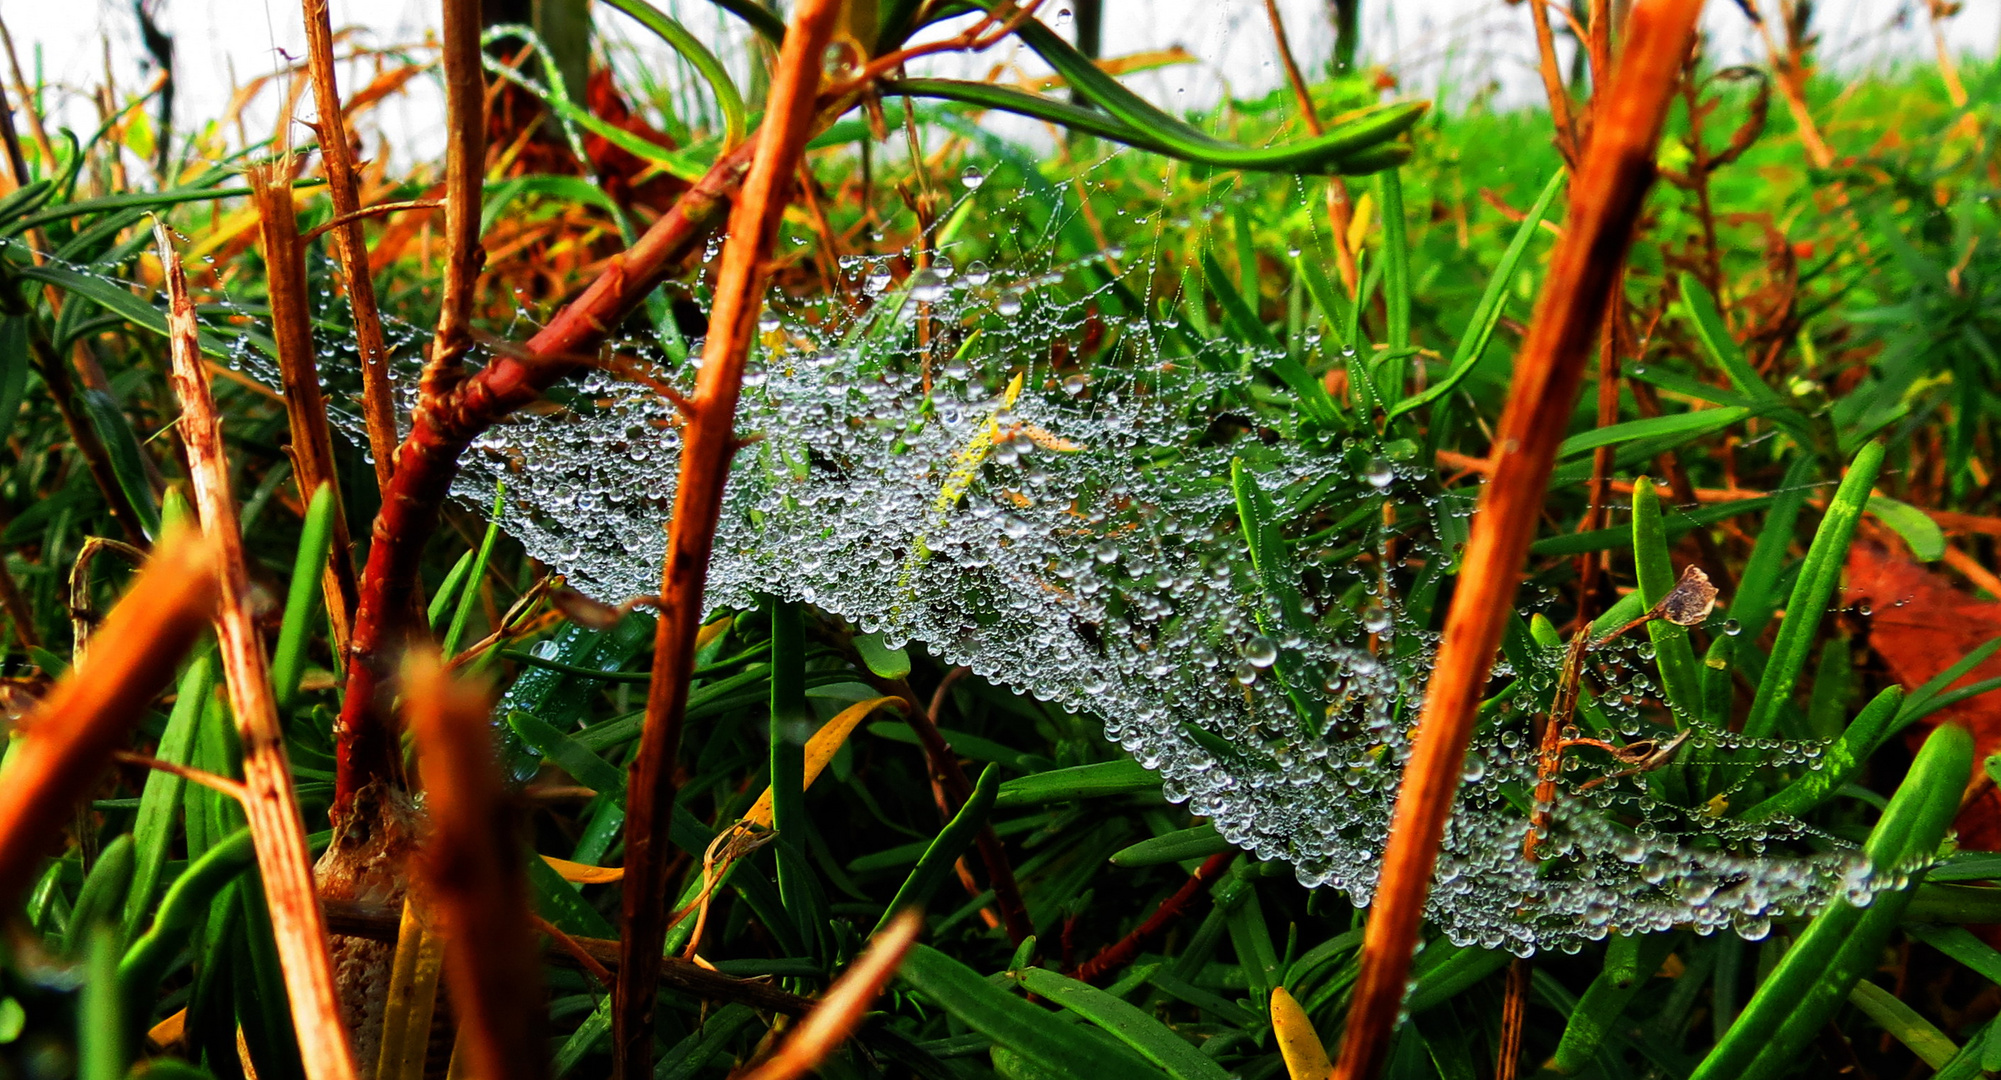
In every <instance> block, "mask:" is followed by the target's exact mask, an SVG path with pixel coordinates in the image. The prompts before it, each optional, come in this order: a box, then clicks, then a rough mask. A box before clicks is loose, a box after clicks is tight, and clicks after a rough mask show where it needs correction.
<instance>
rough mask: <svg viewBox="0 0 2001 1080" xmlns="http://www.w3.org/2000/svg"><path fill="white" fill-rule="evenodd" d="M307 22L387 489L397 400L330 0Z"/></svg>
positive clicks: (313, 3)
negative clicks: (337, 69)
mask: <svg viewBox="0 0 2001 1080" xmlns="http://www.w3.org/2000/svg"><path fill="white" fill-rule="evenodd" d="M301 6H302V7H303V8H304V12H305V19H306V55H307V63H308V64H309V66H310V69H311V72H312V78H313V103H314V105H315V106H317V107H318V109H319V112H320V116H319V125H318V128H319V136H320V160H321V161H322V162H324V163H325V165H326V172H327V193H328V194H329V195H330V196H331V197H332V199H333V204H334V214H335V221H336V222H338V226H337V227H336V228H335V229H334V256H335V257H336V258H337V259H339V260H340V272H341V276H342V277H343V278H345V279H346V281H347V300H348V306H349V307H350V308H351V309H352V310H353V312H354V344H355V351H356V352H358V353H359V354H360V356H361V409H362V418H363V423H364V424H365V425H366V426H367V428H368V449H369V453H370V454H371V455H372V456H373V457H374V458H375V481H376V484H377V486H378V487H380V488H382V489H384V490H386V489H387V488H388V487H389V477H390V474H391V473H392V472H393V471H394V469H395V460H396V442H397V439H396V398H395V388H394V387H393V386H392V385H391V384H390V381H389V349H388V346H387V345H385V344H384V343H383V338H382V313H381V311H380V310H378V309H377V307H376V303H375V281H374V279H373V278H371V277H369V275H368V243H367V241H366V239H364V238H363V236H362V232H361V219H360V216H359V215H360V212H361V184H360V180H359V178H358V175H357V173H356V170H355V166H354V149H353V147H352V146H350V145H349V143H348V132H347V120H346V118H345V116H344V114H343V113H342V112H341V104H340V84H339V82H338V80H337V79H336V78H335V75H334V54H333V26H332V23H331V21H330V19H329V17H328V14H327V0H302V3H301Z"/></svg>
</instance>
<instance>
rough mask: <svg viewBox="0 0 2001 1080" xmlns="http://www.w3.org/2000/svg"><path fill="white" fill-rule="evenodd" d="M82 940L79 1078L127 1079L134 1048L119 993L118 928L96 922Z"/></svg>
mask: <svg viewBox="0 0 2001 1080" xmlns="http://www.w3.org/2000/svg"><path fill="white" fill-rule="evenodd" d="M79 944H81V945H82V946H83V948H84V958H83V990H82V993H81V995H80V996H79V1000H78V1001H77V1009H76V1046H77V1051H78V1053H77V1062H76V1076H77V1080H125V1069H126V1067H127V1066H128V1065H129V1064H130V1062H131V1057H132V1048H131V1033H130V1032H128V1031H126V1029H125V1002H124V1001H123V999H121V998H120V997H119V994H118V930H117V928H116V927H113V926H110V925H108V924H105V923H98V922H93V923H91V924H90V925H89V926H88V927H87V928H86V933H85V935H84V940H83V941H82V942H80V943H79Z"/></svg>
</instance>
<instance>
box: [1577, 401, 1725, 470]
mask: <svg viewBox="0 0 2001 1080" xmlns="http://www.w3.org/2000/svg"><path fill="white" fill-rule="evenodd" d="M1750 415H1751V410H1749V409H1745V408H1737V407H1731V408H1723V409H1698V410H1696V411H1695V412H1685V413H1675V414H1672V415H1669V416H1652V417H1648V418H1647V419H1645V420H1629V421H1627V422H1625V423H1623V424H1612V425H1609V426H1607V427H1601V428H1593V429H1591V430H1590V431H1583V432H1579V433H1578V434H1576V435H1572V436H1571V437H1570V438H1568V439H1565V440H1563V445H1561V446H1559V447H1557V448H1556V456H1557V457H1558V458H1559V459H1562V458H1569V457H1576V456H1577V455H1579V454H1582V453H1586V452H1588V451H1591V450H1596V449H1597V448H1599V447H1601V446H1615V445H1617V444H1619V443H1623V442H1631V441H1633V440H1634V439H1651V438H1659V437H1661V436H1665V435H1707V434H1709V433H1711V432H1714V431H1721V430H1723V429H1724V428H1727V427H1729V426H1731V425H1733V424H1735V423H1737V422H1739V421H1741V420H1743V419H1744V418H1745V417H1747V416H1750Z"/></svg>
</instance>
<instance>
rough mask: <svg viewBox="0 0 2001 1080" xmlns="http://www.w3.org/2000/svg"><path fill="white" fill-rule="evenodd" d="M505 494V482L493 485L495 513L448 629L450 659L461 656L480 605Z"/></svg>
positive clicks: (480, 542) (446, 645) (444, 647)
mask: <svg viewBox="0 0 2001 1080" xmlns="http://www.w3.org/2000/svg"><path fill="white" fill-rule="evenodd" d="M506 497H507V483H506V481H501V482H499V483H496V484H495V485H493V513H492V514H491V516H489V517H488V518H487V519H486V535H485V536H482V537H481V538H480V541H479V553H478V554H477V555H475V556H473V560H472V570H471V572H469V573H468V574H467V575H466V580H465V587H464V589H463V590H462V591H461V592H460V593H459V604H458V609H457V610H456V611H454V612H452V624H451V626H450V628H448V629H447V630H446V631H445V642H444V646H443V650H444V654H445V656H446V657H447V658H450V657H453V656H457V655H458V651H459V642H460V640H461V639H462V638H464V636H465V630H466V623H467V621H469V620H470V619H471V618H472V609H473V608H474V607H476V606H478V603H479V583H480V581H481V580H482V579H483V578H485V577H486V564H487V561H488V560H489V559H491V558H493V545H494V543H495V542H496V541H498V540H499V539H500V512H501V509H502V507H503V506H504V505H505V500H506Z"/></svg>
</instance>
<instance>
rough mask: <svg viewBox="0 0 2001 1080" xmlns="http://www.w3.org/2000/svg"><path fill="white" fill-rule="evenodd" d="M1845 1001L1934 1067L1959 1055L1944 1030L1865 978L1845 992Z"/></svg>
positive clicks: (1942, 1065)
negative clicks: (1846, 993)
mask: <svg viewBox="0 0 2001 1080" xmlns="http://www.w3.org/2000/svg"><path fill="white" fill-rule="evenodd" d="M1848 1003H1849V1004H1850V1005H1853V1006H1855V1007H1856V1008H1857V1009H1860V1010H1861V1011H1862V1014H1863V1015H1864V1016H1867V1017H1868V1018H1869V1019H1871V1020H1874V1021H1875V1022H1876V1026H1877V1027H1880V1028H1882V1029H1883V1030H1884V1031H1887V1032H1889V1033H1890V1035H1891V1037H1892V1038H1895V1039H1896V1040H1897V1041H1898V1042H1900V1043H1903V1044H1904V1046H1905V1048H1906V1049H1908V1050H1910V1052H1911V1053H1913V1054H1916V1055H1917V1056H1918V1058H1919V1059H1920V1060H1922V1061H1923V1062H1924V1063H1925V1064H1927V1065H1929V1066H1931V1067H1932V1068H1934V1069H1942V1068H1944V1067H1945V1065H1946V1063H1947V1062H1949V1061H1951V1060H1952V1059H1953V1058H1954V1057H1956V1056H1958V1054H1959V1047H1957V1046H1955V1045H1953V1041H1952V1040H1951V1039H1948V1038H1946V1036H1945V1032H1943V1031H1940V1030H1939V1029H1938V1028H1937V1027H1935V1026H1933V1024H1932V1022H1931V1021H1929V1020H1926V1019H1925V1018H1924V1017H1922V1016H1919V1015H1918V1011H1917V1010H1916V1009H1913V1008H1911V1007H1910V1006H1909V1005H1906V1004H1904V1003H1903V1002H1902V1001H1899V1000H1898V999H1897V996H1896V995H1895V994H1892V993H1890V992H1889V991H1888V990H1885V989H1883V988H1882V987H1880V986H1877V985H1876V984H1875V983H1873V982H1870V981H1869V980H1868V979H1863V980H1862V981H1861V982H1858V983H1856V984H1855V989H1853V990H1850V991H1849V992H1848Z"/></svg>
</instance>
